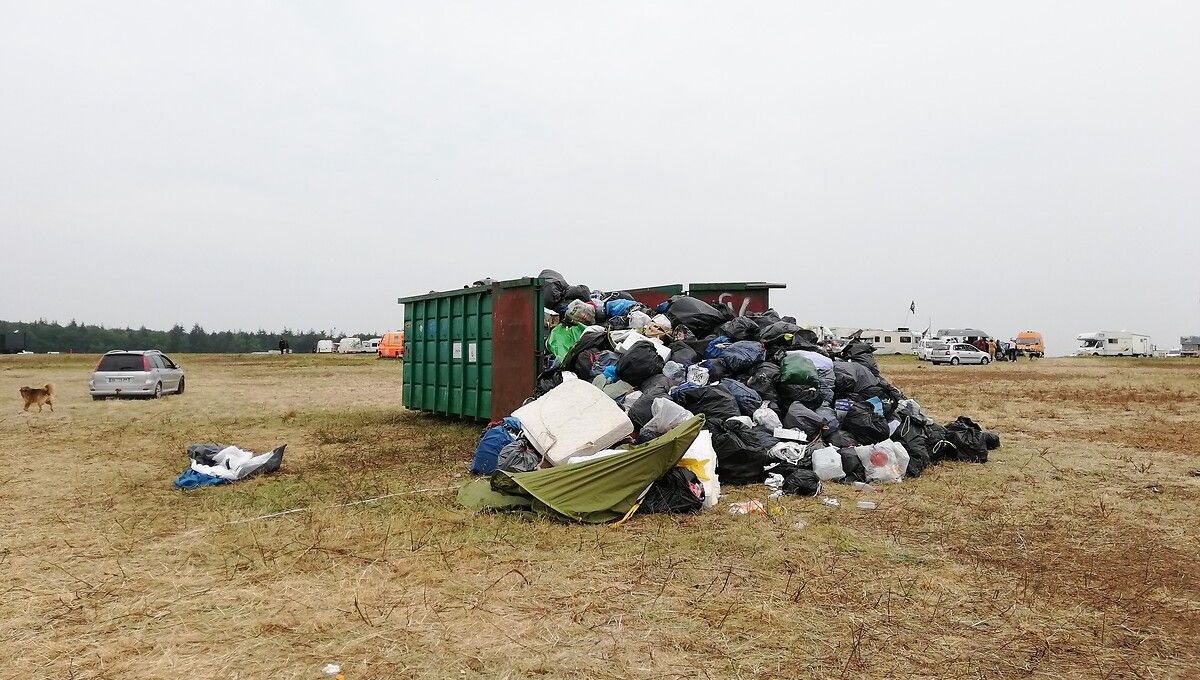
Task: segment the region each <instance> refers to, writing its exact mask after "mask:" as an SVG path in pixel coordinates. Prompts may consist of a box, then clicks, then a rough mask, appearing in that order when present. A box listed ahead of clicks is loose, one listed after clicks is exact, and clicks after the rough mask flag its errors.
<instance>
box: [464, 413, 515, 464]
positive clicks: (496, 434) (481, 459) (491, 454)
mask: <svg viewBox="0 0 1200 680" xmlns="http://www.w3.org/2000/svg"><path fill="white" fill-rule="evenodd" d="M514 426H515V427H514ZM509 428H514V429H516V430H518V431H520V428H521V421H519V420H517V419H516V418H505V419H504V422H503V423H501V424H499V425H494V426H492V427H490V428H488V430H487V431H486V432H484V433H483V436H482V437H480V438H479V446H476V447H475V460H474V461H472V462H471V474H473V475H490V474H492V473H493V472H495V471H496V458H497V457H498V456H499V455H500V449H502V448H504V447H506V446H508V445H509V444H511V443H513V440H514V439H515V437H514V436H513V434H512V433H511V432H509Z"/></svg>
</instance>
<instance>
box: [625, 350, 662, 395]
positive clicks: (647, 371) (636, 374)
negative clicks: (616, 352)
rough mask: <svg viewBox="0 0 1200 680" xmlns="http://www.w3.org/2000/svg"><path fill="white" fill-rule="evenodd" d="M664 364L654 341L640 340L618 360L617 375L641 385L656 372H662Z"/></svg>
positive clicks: (631, 382)
mask: <svg viewBox="0 0 1200 680" xmlns="http://www.w3.org/2000/svg"><path fill="white" fill-rule="evenodd" d="M663 365H664V362H663V360H662V357H660V356H659V355H658V351H657V350H655V349H654V343H650V342H639V343H637V344H635V345H634V346H633V347H630V348H629V349H627V350H625V353H624V354H622V355H621V358H620V359H619V360H618V361H617V377H618V378H620V379H621V380H624V381H625V382H627V383H629V384H630V385H641V384H642V383H644V382H645V381H646V379H647V378H649V377H650V376H652V375H654V374H655V373H662V370H663Z"/></svg>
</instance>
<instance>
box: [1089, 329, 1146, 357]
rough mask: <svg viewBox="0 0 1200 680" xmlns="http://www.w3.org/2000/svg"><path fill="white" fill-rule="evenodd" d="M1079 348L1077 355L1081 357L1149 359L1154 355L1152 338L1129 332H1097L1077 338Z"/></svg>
mask: <svg viewBox="0 0 1200 680" xmlns="http://www.w3.org/2000/svg"><path fill="white" fill-rule="evenodd" d="M1075 339H1076V340H1077V341H1079V346H1078V347H1076V348H1075V355H1076V356H1081V357H1148V356H1153V354H1154V345H1152V344H1150V336H1149V335H1142V334H1141V333H1130V332H1129V331H1096V332H1094V333H1080V334H1079V335H1078V336H1076V337H1075Z"/></svg>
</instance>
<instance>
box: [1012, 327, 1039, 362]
mask: <svg viewBox="0 0 1200 680" xmlns="http://www.w3.org/2000/svg"><path fill="white" fill-rule="evenodd" d="M1016 345H1017V351H1018V352H1021V353H1023V354H1025V355H1026V356H1034V357H1043V356H1046V343H1045V342H1043V341H1042V334H1041V333H1038V332H1037V331H1021V332H1020V333H1017V342H1016Z"/></svg>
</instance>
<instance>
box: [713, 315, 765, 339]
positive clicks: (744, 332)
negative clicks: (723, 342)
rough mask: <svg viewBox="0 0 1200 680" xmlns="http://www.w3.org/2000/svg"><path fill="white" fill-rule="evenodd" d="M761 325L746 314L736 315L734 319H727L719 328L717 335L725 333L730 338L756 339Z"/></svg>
mask: <svg viewBox="0 0 1200 680" xmlns="http://www.w3.org/2000/svg"><path fill="white" fill-rule="evenodd" d="M758 330H759V326H758V324H757V323H755V322H754V320H753V319H750V318H748V317H745V316H735V317H734V318H733V320H732V321H726V322H725V323H723V324H721V326H720V327H719V328H717V331H716V333H717V335H724V336H725V337H727V338H729V339H730V340H734V341H737V340H754V339H755V338H757V337H758Z"/></svg>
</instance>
